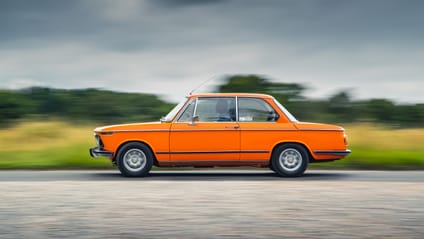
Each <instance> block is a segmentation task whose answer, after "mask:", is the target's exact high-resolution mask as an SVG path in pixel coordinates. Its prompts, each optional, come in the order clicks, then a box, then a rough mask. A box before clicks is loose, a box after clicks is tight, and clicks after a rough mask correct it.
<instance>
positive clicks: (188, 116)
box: [178, 99, 196, 122]
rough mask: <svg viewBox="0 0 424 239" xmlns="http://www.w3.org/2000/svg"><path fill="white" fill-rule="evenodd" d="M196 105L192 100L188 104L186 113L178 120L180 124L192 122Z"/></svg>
mask: <svg viewBox="0 0 424 239" xmlns="http://www.w3.org/2000/svg"><path fill="white" fill-rule="evenodd" d="M195 105H196V100H194V99H193V100H191V101H190V103H188V105H187V107H186V108H185V110H184V113H182V114H181V116H180V118H178V122H189V121H191V119H192V117H193V113H194V106H195Z"/></svg>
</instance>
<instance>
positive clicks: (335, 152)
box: [314, 149, 351, 157]
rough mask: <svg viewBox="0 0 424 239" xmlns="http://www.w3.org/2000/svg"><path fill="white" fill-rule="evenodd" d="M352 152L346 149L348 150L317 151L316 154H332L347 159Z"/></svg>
mask: <svg viewBox="0 0 424 239" xmlns="http://www.w3.org/2000/svg"><path fill="white" fill-rule="evenodd" d="M350 152H351V151H350V150H349V149H346V150H315V151H314V154H331V155H335V156H342V157H346V156H348V155H349V154H350Z"/></svg>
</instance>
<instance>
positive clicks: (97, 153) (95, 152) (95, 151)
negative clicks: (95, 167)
mask: <svg viewBox="0 0 424 239" xmlns="http://www.w3.org/2000/svg"><path fill="white" fill-rule="evenodd" d="M112 155H113V153H112V152H109V151H105V150H102V149H100V148H99V147H95V148H91V149H90V156H91V157H93V158H97V157H112Z"/></svg>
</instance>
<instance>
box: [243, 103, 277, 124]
mask: <svg viewBox="0 0 424 239" xmlns="http://www.w3.org/2000/svg"><path fill="white" fill-rule="evenodd" d="M238 103H239V107H238V108H239V121H241V122H273V121H277V120H278V118H279V115H278V114H277V113H276V112H275V110H274V109H273V108H272V107H271V106H270V105H269V104H268V103H267V102H265V101H264V100H262V99H257V98H239V100H238Z"/></svg>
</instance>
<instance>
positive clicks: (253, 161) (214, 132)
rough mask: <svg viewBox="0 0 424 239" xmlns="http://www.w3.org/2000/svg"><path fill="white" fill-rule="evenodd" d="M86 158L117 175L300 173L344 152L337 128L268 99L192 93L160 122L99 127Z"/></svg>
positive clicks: (343, 140)
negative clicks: (187, 170)
mask: <svg viewBox="0 0 424 239" xmlns="http://www.w3.org/2000/svg"><path fill="white" fill-rule="evenodd" d="M94 132H95V139H96V141H97V147H95V148H91V149H90V155H91V156H92V157H98V156H106V157H109V158H110V159H111V160H112V162H113V163H114V164H116V165H117V166H118V168H119V170H120V171H121V173H122V174H123V175H125V176H145V175H146V174H148V173H149V171H150V169H151V168H152V165H156V166H159V167H174V166H194V167H202V166H205V167H211V166H258V167H269V168H270V169H272V170H273V171H275V172H276V173H278V174H279V175H280V176H300V175H302V174H303V173H304V172H305V170H306V168H307V166H308V163H310V162H323V161H333V160H337V159H341V158H344V157H345V156H347V155H348V154H349V153H350V150H348V149H347V139H346V134H345V131H344V129H343V128H341V127H339V126H335V125H328V124H316V123H303V122H299V121H297V120H296V118H295V117H294V116H293V115H291V114H290V113H289V112H288V111H287V110H286V109H285V108H284V107H283V106H282V105H281V104H280V103H279V102H278V101H277V100H275V99H274V98H273V97H272V96H270V95H264V94H243V93H234V94H233V93H225V94H224V93H217V94H195V95H190V96H188V97H187V99H186V100H184V101H183V102H181V103H180V104H178V105H177V106H176V107H175V108H174V109H173V110H171V112H169V114H168V115H167V116H165V117H163V118H162V119H161V121H160V122H152V123H136V124H123V125H112V126H105V127H99V128H96V129H95V130H94Z"/></svg>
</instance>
